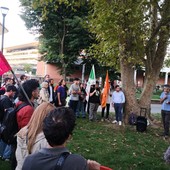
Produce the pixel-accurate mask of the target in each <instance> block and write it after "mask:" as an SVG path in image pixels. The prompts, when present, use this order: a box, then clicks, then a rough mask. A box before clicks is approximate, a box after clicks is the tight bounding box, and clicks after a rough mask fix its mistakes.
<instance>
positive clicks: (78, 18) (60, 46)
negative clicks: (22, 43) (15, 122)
mask: <svg viewBox="0 0 170 170" xmlns="http://www.w3.org/2000/svg"><path fill="white" fill-rule="evenodd" d="M20 1H21V6H22V7H23V15H21V17H22V18H23V19H24V21H25V23H26V26H27V28H28V29H30V30H31V31H33V32H37V33H39V34H40V37H39V40H40V48H39V49H40V53H42V54H43V57H44V59H45V60H47V61H48V62H53V63H57V64H58V66H59V65H60V66H62V68H63V72H64V75H66V68H69V66H70V65H71V64H73V63H74V61H76V60H77V57H78V56H79V52H80V51H81V50H82V49H87V48H88V47H89V46H90V44H91V43H92V41H93V37H92V34H90V33H89V32H88V30H87V29H86V26H85V25H84V24H85V23H86V21H87V15H88V4H87V3H85V4H83V5H80V6H76V7H75V8H72V6H69V4H68V3H66V2H61V1H56V0H53V1H48V3H46V2H44V3H41V1H34V0H32V1H30V0H20ZM38 2H39V3H38Z"/></svg>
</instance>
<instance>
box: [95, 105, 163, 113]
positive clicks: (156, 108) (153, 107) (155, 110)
mask: <svg viewBox="0 0 170 170" xmlns="http://www.w3.org/2000/svg"><path fill="white" fill-rule="evenodd" d="M98 112H101V106H99V108H98ZM110 112H114V108H113V107H112V106H111V107H110ZM151 113H161V104H151Z"/></svg>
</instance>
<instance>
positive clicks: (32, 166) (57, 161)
mask: <svg viewBox="0 0 170 170" xmlns="http://www.w3.org/2000/svg"><path fill="white" fill-rule="evenodd" d="M61 113H62V114H61ZM75 121H76V117H75V114H74V112H73V110H72V109H70V108H67V107H58V108H56V109H54V110H52V111H50V112H49V114H48V115H47V116H46V117H45V119H44V121H43V132H44V135H45V138H46V140H47V142H48V144H49V147H48V148H42V149H41V150H39V151H38V152H37V153H34V154H31V155H29V156H27V157H26V159H25V161H24V164H23V167H22V170H37V169H40V168H41V170H48V169H57V167H58V169H62V170H68V169H69V170H100V164H99V163H98V162H96V161H92V160H86V159H85V158H84V157H82V156H81V155H78V154H71V153H70V152H69V150H68V149H67V147H66V145H67V142H68V140H69V139H70V138H71V136H72V134H73V130H74V127H75Z"/></svg>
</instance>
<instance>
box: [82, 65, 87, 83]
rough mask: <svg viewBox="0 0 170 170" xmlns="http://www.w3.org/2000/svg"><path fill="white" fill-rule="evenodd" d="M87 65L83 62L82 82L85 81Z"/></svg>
mask: <svg viewBox="0 0 170 170" xmlns="http://www.w3.org/2000/svg"><path fill="white" fill-rule="evenodd" d="M85 66H86V64H83V67H82V77H81V81H82V83H84V73H85Z"/></svg>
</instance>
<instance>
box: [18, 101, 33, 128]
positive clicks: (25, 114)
mask: <svg viewBox="0 0 170 170" xmlns="http://www.w3.org/2000/svg"><path fill="white" fill-rule="evenodd" d="M21 103H22V102H21V101H19V102H18V103H17V105H16V106H19V105H20V104H21ZM33 112H34V108H33V107H32V106H30V105H27V106H25V107H23V108H22V109H20V110H19V111H18V112H17V123H18V128H19V129H21V128H23V127H24V126H26V125H27V124H28V122H29V121H30V119H31V116H32V114H33Z"/></svg>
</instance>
